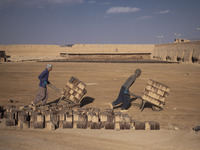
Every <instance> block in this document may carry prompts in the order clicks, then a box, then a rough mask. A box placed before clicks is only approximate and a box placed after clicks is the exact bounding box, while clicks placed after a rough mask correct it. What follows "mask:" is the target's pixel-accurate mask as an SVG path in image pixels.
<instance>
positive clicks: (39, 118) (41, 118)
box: [37, 114, 44, 122]
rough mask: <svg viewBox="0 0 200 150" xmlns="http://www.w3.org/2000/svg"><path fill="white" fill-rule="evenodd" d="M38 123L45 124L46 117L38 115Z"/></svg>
mask: <svg viewBox="0 0 200 150" xmlns="http://www.w3.org/2000/svg"><path fill="white" fill-rule="evenodd" d="M37 122H44V115H42V114H39V115H37Z"/></svg>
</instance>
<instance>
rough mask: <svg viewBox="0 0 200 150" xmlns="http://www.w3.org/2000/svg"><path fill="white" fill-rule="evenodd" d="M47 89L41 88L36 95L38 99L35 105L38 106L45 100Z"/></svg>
mask: <svg viewBox="0 0 200 150" xmlns="http://www.w3.org/2000/svg"><path fill="white" fill-rule="evenodd" d="M45 89H46V88H43V87H41V86H39V90H38V93H37V95H36V98H35V100H34V102H33V104H37V103H38V102H40V101H41V100H43V99H44V98H45V97H46V94H45V92H46V90H45Z"/></svg>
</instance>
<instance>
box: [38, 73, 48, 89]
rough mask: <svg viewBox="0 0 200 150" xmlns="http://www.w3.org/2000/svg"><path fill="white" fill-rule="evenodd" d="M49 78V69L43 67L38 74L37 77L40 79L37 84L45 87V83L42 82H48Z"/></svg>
mask: <svg viewBox="0 0 200 150" xmlns="http://www.w3.org/2000/svg"><path fill="white" fill-rule="evenodd" d="M48 78H49V71H48V70H47V69H45V70H44V71H43V72H42V73H41V74H40V75H39V76H38V79H39V80H40V84H39V86H41V87H44V88H46V85H45V84H44V81H47V82H48Z"/></svg>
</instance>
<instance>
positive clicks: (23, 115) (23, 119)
mask: <svg viewBox="0 0 200 150" xmlns="http://www.w3.org/2000/svg"><path fill="white" fill-rule="evenodd" d="M18 121H20V122H26V121H30V116H29V114H28V113H26V112H24V111H21V112H19V113H18Z"/></svg>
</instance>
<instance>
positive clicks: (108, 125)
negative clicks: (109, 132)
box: [105, 122, 115, 129]
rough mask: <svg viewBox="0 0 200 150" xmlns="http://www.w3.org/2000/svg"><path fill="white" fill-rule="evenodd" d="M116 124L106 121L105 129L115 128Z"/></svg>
mask: <svg viewBox="0 0 200 150" xmlns="http://www.w3.org/2000/svg"><path fill="white" fill-rule="evenodd" d="M114 128H115V124H114V123H113V122H106V123H105V129H114Z"/></svg>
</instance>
